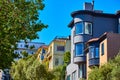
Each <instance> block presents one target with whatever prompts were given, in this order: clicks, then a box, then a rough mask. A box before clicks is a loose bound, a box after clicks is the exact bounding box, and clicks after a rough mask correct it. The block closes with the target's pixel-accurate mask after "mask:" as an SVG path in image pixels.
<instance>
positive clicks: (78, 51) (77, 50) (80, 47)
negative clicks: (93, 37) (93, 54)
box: [75, 43, 83, 56]
mask: <svg viewBox="0 0 120 80" xmlns="http://www.w3.org/2000/svg"><path fill="white" fill-rule="evenodd" d="M82 54H83V43H77V44H76V45H75V56H80V55H82Z"/></svg>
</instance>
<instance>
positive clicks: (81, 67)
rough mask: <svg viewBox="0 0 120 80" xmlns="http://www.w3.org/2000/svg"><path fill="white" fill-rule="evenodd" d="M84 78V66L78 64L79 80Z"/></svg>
mask: <svg viewBox="0 0 120 80" xmlns="http://www.w3.org/2000/svg"><path fill="white" fill-rule="evenodd" d="M85 76H86V65H85V64H80V65H79V78H85Z"/></svg>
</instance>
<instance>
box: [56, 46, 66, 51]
mask: <svg viewBox="0 0 120 80" xmlns="http://www.w3.org/2000/svg"><path fill="white" fill-rule="evenodd" d="M57 51H65V47H64V46H57Z"/></svg>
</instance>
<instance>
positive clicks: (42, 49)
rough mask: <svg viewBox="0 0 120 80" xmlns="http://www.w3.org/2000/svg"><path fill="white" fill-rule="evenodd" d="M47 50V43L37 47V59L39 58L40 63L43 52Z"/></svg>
mask: <svg viewBox="0 0 120 80" xmlns="http://www.w3.org/2000/svg"><path fill="white" fill-rule="evenodd" d="M47 52H48V46H47V45H43V46H41V47H40V48H38V50H37V52H36V53H37V54H38V59H39V60H40V63H42V62H43V59H44V57H45V54H46V53H47Z"/></svg>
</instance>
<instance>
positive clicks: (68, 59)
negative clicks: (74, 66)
mask: <svg viewBox="0 0 120 80" xmlns="http://www.w3.org/2000/svg"><path fill="white" fill-rule="evenodd" d="M70 59H71V58H70V52H65V54H64V64H68V63H69V62H70Z"/></svg>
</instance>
